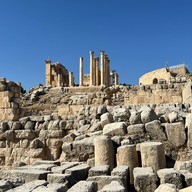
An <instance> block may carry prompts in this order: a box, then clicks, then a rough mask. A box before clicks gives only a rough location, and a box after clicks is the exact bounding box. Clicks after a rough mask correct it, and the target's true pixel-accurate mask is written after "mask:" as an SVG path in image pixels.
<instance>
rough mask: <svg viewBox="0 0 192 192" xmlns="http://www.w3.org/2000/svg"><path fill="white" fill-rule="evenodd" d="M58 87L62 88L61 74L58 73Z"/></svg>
mask: <svg viewBox="0 0 192 192" xmlns="http://www.w3.org/2000/svg"><path fill="white" fill-rule="evenodd" d="M57 87H61V74H60V73H58V75H57Z"/></svg>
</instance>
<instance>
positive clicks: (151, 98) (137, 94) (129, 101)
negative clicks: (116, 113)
mask: <svg viewBox="0 0 192 192" xmlns="http://www.w3.org/2000/svg"><path fill="white" fill-rule="evenodd" d="M183 86H184V84H163V85H161V84H157V85H151V86H149V85H148V86H147V85H146V86H135V87H131V88H130V89H128V90H127V92H125V98H124V102H125V105H139V104H164V103H182V101H183V99H182V89H183Z"/></svg>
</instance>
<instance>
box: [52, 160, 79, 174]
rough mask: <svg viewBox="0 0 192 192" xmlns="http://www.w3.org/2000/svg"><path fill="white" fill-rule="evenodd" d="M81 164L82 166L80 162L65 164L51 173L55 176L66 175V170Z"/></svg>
mask: <svg viewBox="0 0 192 192" xmlns="http://www.w3.org/2000/svg"><path fill="white" fill-rule="evenodd" d="M79 164H80V163H79V162H65V163H64V164H63V165H61V166H58V167H53V168H52V170H51V171H52V172H53V173H55V174H63V173H65V170H66V169H69V168H71V167H74V166H76V165H79Z"/></svg>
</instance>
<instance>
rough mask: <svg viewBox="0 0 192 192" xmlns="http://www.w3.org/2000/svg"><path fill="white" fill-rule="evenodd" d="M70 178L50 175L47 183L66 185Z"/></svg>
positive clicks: (67, 175)
mask: <svg viewBox="0 0 192 192" xmlns="http://www.w3.org/2000/svg"><path fill="white" fill-rule="evenodd" d="M69 177H70V175H69V174H55V173H54V174H48V175H47V181H48V182H49V183H65V182H67V181H68V179H69Z"/></svg>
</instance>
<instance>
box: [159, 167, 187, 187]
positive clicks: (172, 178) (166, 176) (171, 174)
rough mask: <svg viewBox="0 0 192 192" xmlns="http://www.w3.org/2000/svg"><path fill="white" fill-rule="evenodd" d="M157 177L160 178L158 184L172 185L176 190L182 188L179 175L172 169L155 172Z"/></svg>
mask: <svg viewBox="0 0 192 192" xmlns="http://www.w3.org/2000/svg"><path fill="white" fill-rule="evenodd" d="M157 175H158V177H159V178H160V183H161V184H164V183H170V184H174V185H175V186H176V187H177V188H178V189H181V188H182V187H183V186H182V178H181V174H180V173H179V172H178V171H176V170H174V169H173V168H170V169H160V170H158V171H157Z"/></svg>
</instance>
